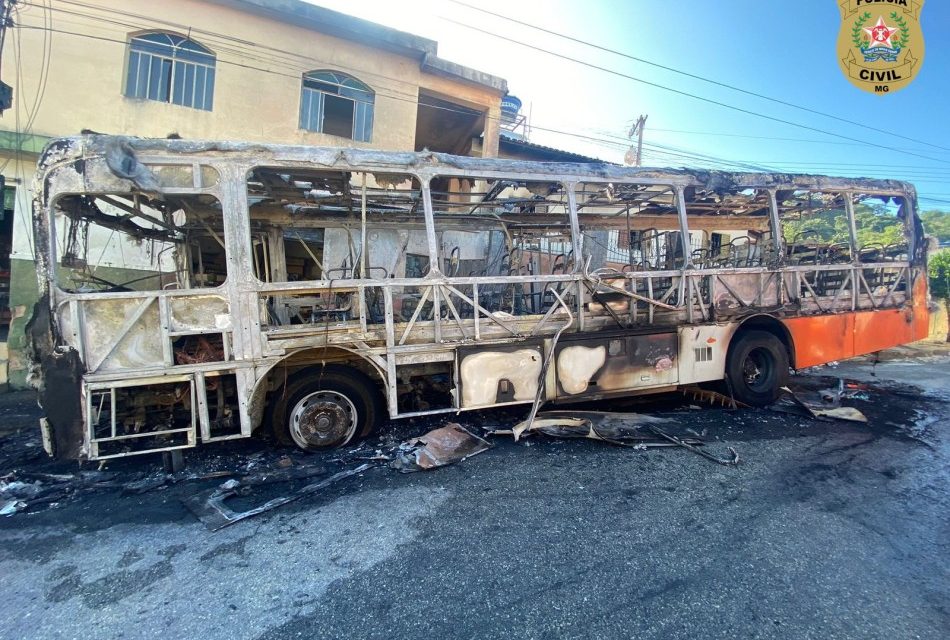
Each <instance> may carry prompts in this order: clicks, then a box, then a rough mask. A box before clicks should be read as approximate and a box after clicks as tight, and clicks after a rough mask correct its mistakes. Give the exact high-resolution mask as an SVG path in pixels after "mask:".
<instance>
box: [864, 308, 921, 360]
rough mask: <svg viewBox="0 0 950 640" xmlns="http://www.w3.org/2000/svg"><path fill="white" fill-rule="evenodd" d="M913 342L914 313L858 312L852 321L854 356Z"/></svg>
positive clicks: (899, 310)
mask: <svg viewBox="0 0 950 640" xmlns="http://www.w3.org/2000/svg"><path fill="white" fill-rule="evenodd" d="M913 341H914V312H913V311H911V309H910V308H907V309H882V310H881V311H859V312H858V313H857V314H856V316H855V320H854V355H856V356H860V355H863V354H865V353H873V352H875V351H880V350H881V349H889V348H890V347H896V346H897V345H899V344H906V343H908V342H913Z"/></svg>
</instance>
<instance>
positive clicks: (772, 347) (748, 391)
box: [726, 331, 788, 407]
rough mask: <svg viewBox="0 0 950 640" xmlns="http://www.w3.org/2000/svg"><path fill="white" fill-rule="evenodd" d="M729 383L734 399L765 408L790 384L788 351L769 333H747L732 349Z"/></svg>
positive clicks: (728, 369)
mask: <svg viewBox="0 0 950 640" xmlns="http://www.w3.org/2000/svg"><path fill="white" fill-rule="evenodd" d="M726 382H727V383H728V384H729V388H730V390H731V392H732V396H733V397H734V398H735V399H736V400H738V401H739V402H743V403H745V404H748V405H751V406H753V407H765V406H768V405H770V404H772V403H773V402H775V401H776V400H778V398H779V396H780V395H781V392H782V391H781V389H782V387H784V386H786V385H787V384H788V352H787V351H786V350H785V345H784V344H782V341H781V340H779V339H778V338H777V337H775V336H774V335H773V334H771V333H768V332H767V331H746V332H743V333H741V334H739V337H738V338H737V339H736V340H735V341H734V342H733V343H732V344H731V345H730V346H729V355H728V356H727V357H726Z"/></svg>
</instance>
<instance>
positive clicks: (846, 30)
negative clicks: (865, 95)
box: [838, 0, 924, 95]
mask: <svg viewBox="0 0 950 640" xmlns="http://www.w3.org/2000/svg"><path fill="white" fill-rule="evenodd" d="M838 3H839V5H840V7H841V30H840V32H839V33H838V63H839V65H840V66H841V70H842V71H843V72H844V74H845V76H847V78H848V80H850V81H851V84H853V85H855V86H856V87H858V88H859V89H864V90H865V91H868V92H870V93H877V94H880V95H883V94H885V93H890V92H892V91H897V90H898V89H903V88H904V87H906V86H907V85H908V84H910V82H911V81H912V80H913V79H914V77H915V76H916V75H917V73H918V72H919V71H920V67H921V65H922V64H923V62H924V33H923V31H922V30H921V28H920V12H921V9H923V6H924V0H839V2H838Z"/></svg>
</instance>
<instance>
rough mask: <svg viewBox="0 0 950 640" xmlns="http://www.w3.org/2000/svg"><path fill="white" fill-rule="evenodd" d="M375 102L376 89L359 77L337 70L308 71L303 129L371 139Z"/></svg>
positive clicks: (303, 97)
mask: <svg viewBox="0 0 950 640" xmlns="http://www.w3.org/2000/svg"><path fill="white" fill-rule="evenodd" d="M375 101H376V94H374V93H373V90H372V89H370V88H369V87H367V86H366V85H365V84H363V83H362V82H360V81H359V80H357V79H356V78H352V77H350V76H348V75H345V74H343V73H339V72H336V71H311V72H310V73H305V74H304V76H303V90H302V92H301V96H300V128H301V129H307V130H308V131H319V132H321V133H328V134H330V135H333V136H340V137H341V138H350V139H352V140H359V141H360V142H369V141H370V139H371V138H372V137H373V103H374V102H375Z"/></svg>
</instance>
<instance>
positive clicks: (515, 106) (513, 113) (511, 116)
mask: <svg viewBox="0 0 950 640" xmlns="http://www.w3.org/2000/svg"><path fill="white" fill-rule="evenodd" d="M519 111H521V100H520V99H518V98H516V97H515V96H510V95H509V96H505V97H504V98H502V99H501V119H502V120H504V121H506V122H513V121H514V120H515V118H517V117H518V112H519Z"/></svg>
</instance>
